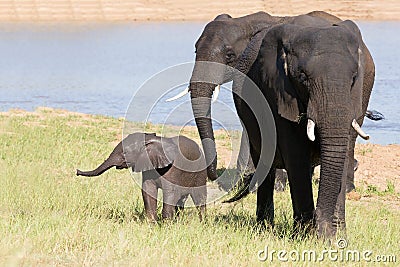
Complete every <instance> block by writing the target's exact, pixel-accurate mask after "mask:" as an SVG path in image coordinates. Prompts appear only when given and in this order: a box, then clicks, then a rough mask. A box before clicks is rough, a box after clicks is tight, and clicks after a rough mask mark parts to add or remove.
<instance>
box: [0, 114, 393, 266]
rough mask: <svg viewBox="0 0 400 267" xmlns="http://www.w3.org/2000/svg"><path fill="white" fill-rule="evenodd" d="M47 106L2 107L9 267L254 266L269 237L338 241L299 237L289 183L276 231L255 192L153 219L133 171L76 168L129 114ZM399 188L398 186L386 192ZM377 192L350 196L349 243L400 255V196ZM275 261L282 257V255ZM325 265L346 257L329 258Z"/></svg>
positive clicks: (113, 138)
mask: <svg viewBox="0 0 400 267" xmlns="http://www.w3.org/2000/svg"><path fill="white" fill-rule="evenodd" d="M38 114H39V115H33V114H31V115H21V116H8V115H0V182H1V186H0V237H1V240H0V265H2V266H3V265H4V266H9V265H28V266H31V265H56V264H58V265H63V266H64V265H74V266H75V265H96V266H98V265H111V264H113V265H132V266H156V265H178V266H199V265H203V266H253V265H261V264H266V263H262V262H260V261H259V260H258V258H257V253H258V251H259V250H262V249H264V248H265V246H268V249H269V250H286V251H291V250H298V251H300V252H301V251H303V250H306V249H311V250H315V251H317V252H321V251H322V250H323V249H326V248H329V247H328V246H327V245H326V244H325V243H323V242H321V241H318V240H316V239H315V238H313V237H312V236H309V237H306V238H302V239H291V234H292V233H291V223H292V220H291V216H292V214H291V202H290V196H289V192H288V191H285V192H283V193H278V194H276V201H275V202H276V204H275V210H276V212H275V217H276V219H275V221H276V226H275V228H274V229H273V230H266V231H260V229H258V228H257V227H256V226H255V206H256V198H255V195H254V194H251V195H250V196H249V197H247V198H246V199H244V200H243V201H241V202H238V203H236V204H221V203H218V202H217V203H215V204H209V205H208V206H207V218H206V220H205V221H204V222H200V221H199V219H198V217H197V212H196V210H195V209H186V210H185V212H184V214H183V216H181V217H180V218H178V219H176V220H174V221H171V222H164V223H162V222H160V223H158V224H151V223H148V222H147V221H146V219H145V217H144V214H143V213H144V208H143V202H142V199H141V193H140V189H139V186H138V185H137V184H136V183H135V182H134V180H133V179H132V177H131V175H130V173H129V171H127V170H122V171H119V170H115V169H112V170H110V171H108V172H106V173H105V174H103V175H102V176H99V177H96V178H81V177H77V176H75V170H76V168H81V169H92V168H94V167H96V166H97V165H98V164H99V163H101V162H102V161H103V160H104V159H105V158H106V157H107V156H108V155H109V153H110V152H111V150H112V148H113V146H114V145H115V144H116V142H118V141H119V140H118V138H119V137H120V136H121V131H122V124H123V121H122V120H117V119H112V118H106V117H101V116H79V115H74V114H62V113H57V111H51V110H50V111H49V110H45V111H41V112H39V113H38ZM157 129H160V128H159V126H157V125H152V126H149V131H156V130H157ZM193 136H195V133H193ZM227 139H229V138H227ZM228 141H229V140H228ZM392 191H393V190H390V186H388V190H387V192H386V193H385V195H386V196H387V195H390V194H392ZM369 193H371V192H369ZM371 194H372V197H369V198H368V199H367V200H368V201H350V202H347V207H346V209H347V241H348V249H351V250H360V251H363V250H371V251H373V254H372V255H373V256H375V255H377V254H384V255H392V254H394V255H396V256H397V257H398V259H397V261H400V259H399V257H400V253H399V245H398V235H399V233H400V224H399V223H398V221H399V217H400V211H399V206H398V202H396V203H395V204H393V201H392V202H387V201H386V200H385V199H384V198H382V197H381V196H380V197H379V198H378V197H373V196H374V192H372V193H371ZM393 194H394V193H393ZM390 196H391V195H390ZM393 197H396V196H395V195H393ZM393 197H392V198H393ZM333 248H334V246H333ZM267 261H268V260H267ZM273 264H274V265H280V262H279V261H278V260H277V258H276V255H275V258H274V261H273ZM285 264H289V265H291V264H296V263H292V262H291V261H289V262H288V263H285ZM300 264H301V265H306V266H307V265H309V266H313V265H314V264H315V263H313V262H301V263H300ZM365 264H366V263H365V262H362V261H361V262H358V263H357V262H356V263H351V265H354V266H364V265H365ZM323 265H324V266H325V265H331V266H337V265H343V263H340V262H339V263H338V262H334V261H330V260H329V259H328V258H326V259H325V261H324V262H323ZM392 265H393V266H394V264H392Z"/></svg>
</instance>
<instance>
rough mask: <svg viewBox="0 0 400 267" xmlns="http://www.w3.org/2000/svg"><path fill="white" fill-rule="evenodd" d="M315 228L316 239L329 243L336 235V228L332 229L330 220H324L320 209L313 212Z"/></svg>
mask: <svg viewBox="0 0 400 267" xmlns="http://www.w3.org/2000/svg"><path fill="white" fill-rule="evenodd" d="M315 226H316V229H315V230H316V233H317V238H319V239H323V240H329V241H331V240H332V239H333V237H335V235H336V228H334V227H333V223H332V218H331V219H330V220H328V219H326V218H325V217H324V216H323V214H322V211H321V210H320V209H318V208H317V209H316V210H315Z"/></svg>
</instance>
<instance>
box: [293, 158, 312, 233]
mask: <svg viewBox="0 0 400 267" xmlns="http://www.w3.org/2000/svg"><path fill="white" fill-rule="evenodd" d="M311 171H312V168H311V167H310V166H307V165H306V167H304V166H299V165H297V164H293V165H292V166H290V167H288V178H289V188H290V195H291V197H292V206H293V221H294V229H295V232H296V231H298V230H302V229H304V228H305V227H307V228H308V227H309V226H311V225H312V224H313V218H314V200H313V197H312V182H311Z"/></svg>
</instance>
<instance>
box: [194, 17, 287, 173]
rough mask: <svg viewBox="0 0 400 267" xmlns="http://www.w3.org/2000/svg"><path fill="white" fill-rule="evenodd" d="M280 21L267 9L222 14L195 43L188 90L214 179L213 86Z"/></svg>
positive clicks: (209, 170)
mask: <svg viewBox="0 0 400 267" xmlns="http://www.w3.org/2000/svg"><path fill="white" fill-rule="evenodd" d="M278 20H279V18H278V17H272V16H270V15H269V14H267V13H264V12H258V13H255V14H251V15H248V16H244V17H240V18H232V17H231V16H229V15H227V14H222V15H219V16H218V17H216V18H215V19H214V20H213V21H211V22H210V23H208V24H207V25H206V27H205V29H204V31H203V33H202V34H201V36H200V37H199V39H198V40H197V42H196V45H195V47H196V64H195V66H194V69H193V73H192V77H191V80H190V85H189V88H188V89H189V90H188V91H190V93H191V99H192V109H193V114H194V117H195V121H196V125H197V128H198V131H199V134H200V138H201V140H202V144H203V148H204V151H205V157H206V161H207V164H208V167H207V174H208V177H209V179H211V180H215V179H216V178H217V173H216V166H217V159H216V149H215V143H214V133H213V129H212V121H211V97H212V95H213V92H214V88H217V90H219V85H221V84H223V83H225V82H228V81H230V80H231V77H229V76H230V75H229V73H227V71H226V70H227V69H226V68H224V67H223V66H230V67H234V66H235V65H236V64H237V62H238V59H239V58H240V55H241V54H242V52H243V51H244V49H245V48H246V47H247V45H248V43H249V42H250V40H251V39H252V38H253V37H254V35H255V34H256V33H257V32H259V31H260V30H261V29H263V28H266V27H270V26H271V25H272V24H275V23H276V22H277V21H278ZM202 62H215V63H220V64H221V65H220V66H222V67H215V68H214V67H212V68H210V69H209V68H208V67H209V65H207V64H201V63H202ZM213 66H215V65H213ZM200 76H201V77H200ZM204 81H207V82H204ZM217 94H218V92H215V95H217Z"/></svg>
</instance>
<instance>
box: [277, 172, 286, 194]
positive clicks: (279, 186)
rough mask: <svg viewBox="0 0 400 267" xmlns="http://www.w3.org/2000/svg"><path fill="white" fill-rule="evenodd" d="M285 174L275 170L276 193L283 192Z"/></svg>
mask: <svg viewBox="0 0 400 267" xmlns="http://www.w3.org/2000/svg"><path fill="white" fill-rule="evenodd" d="M287 179H288V178H287V173H286V171H285V170H283V169H276V172H275V185H274V188H275V190H276V191H277V192H283V191H285V188H286V184H287Z"/></svg>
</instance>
